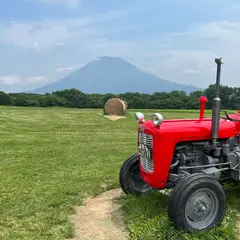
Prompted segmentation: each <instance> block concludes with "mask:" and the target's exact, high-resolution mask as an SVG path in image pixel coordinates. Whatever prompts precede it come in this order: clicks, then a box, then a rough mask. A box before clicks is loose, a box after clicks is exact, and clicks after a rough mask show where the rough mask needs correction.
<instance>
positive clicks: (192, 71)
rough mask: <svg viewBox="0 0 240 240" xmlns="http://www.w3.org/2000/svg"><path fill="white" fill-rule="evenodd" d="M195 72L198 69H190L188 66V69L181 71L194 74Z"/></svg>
mask: <svg viewBox="0 0 240 240" xmlns="http://www.w3.org/2000/svg"><path fill="white" fill-rule="evenodd" d="M197 72H198V70H196V69H191V68H189V69H184V70H182V71H181V73H182V74H195V73H197Z"/></svg>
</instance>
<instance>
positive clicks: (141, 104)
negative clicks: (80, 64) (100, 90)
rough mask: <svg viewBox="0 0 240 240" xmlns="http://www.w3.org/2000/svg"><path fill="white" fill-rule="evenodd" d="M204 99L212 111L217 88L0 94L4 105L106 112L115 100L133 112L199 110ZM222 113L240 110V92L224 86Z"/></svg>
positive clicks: (0, 100)
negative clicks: (189, 91) (123, 102)
mask: <svg viewBox="0 0 240 240" xmlns="http://www.w3.org/2000/svg"><path fill="white" fill-rule="evenodd" d="M201 95H204V96H206V97H207V98H208V103H207V104H206V108H207V109H211V108H212V100H213V99H214V97H215V84H211V85H209V86H208V88H206V89H205V90H203V91H195V92H192V93H190V94H189V95H187V94H186V93H185V92H184V91H172V92H169V93H167V92H155V93H153V94H142V93H138V92H127V93H121V94H111V93H107V94H85V93H83V92H81V91H79V90H77V89H66V90H63V91H56V92H52V93H51V94H50V93H45V94H30V93H4V92H2V91H0V105H6V106H24V107H66V108H103V107H104V104H105V103H106V101H107V100H108V99H110V98H113V97H118V98H121V99H122V100H125V101H126V102H127V103H128V108H131V109H198V108H199V102H198V99H199V97H200V96H201ZM220 98H221V107H222V109H228V110H230V109H236V110H238V109H239V108H240V88H237V87H229V86H221V87H220Z"/></svg>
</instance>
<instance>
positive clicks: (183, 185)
mask: <svg viewBox="0 0 240 240" xmlns="http://www.w3.org/2000/svg"><path fill="white" fill-rule="evenodd" d="M226 205H227V203H226V196H225V193H224V190H223V188H222V186H221V184H220V183H219V182H218V181H217V180H216V179H214V178H213V177H211V176H208V175H206V174H194V175H190V176H188V177H187V178H185V179H183V180H182V181H181V182H179V183H178V184H177V185H176V186H175V188H174V189H173V191H172V193H171V196H170V199H169V206H168V216H169V219H170V220H171V221H172V222H173V223H174V224H175V226H176V227H178V228H180V229H182V230H184V231H186V232H200V231H206V230H209V229H211V228H213V227H214V226H217V225H219V224H220V223H221V222H222V220H223V218H224V216H225V213H226Z"/></svg>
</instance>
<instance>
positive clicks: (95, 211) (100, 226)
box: [72, 189, 128, 240]
mask: <svg viewBox="0 0 240 240" xmlns="http://www.w3.org/2000/svg"><path fill="white" fill-rule="evenodd" d="M120 194H121V190H120V189H114V190H110V191H107V192H105V193H103V194H101V195H99V196H98V197H96V198H90V199H87V200H86V201H85V205H84V206H81V207H77V208H76V214H75V215H74V216H72V221H73V223H74V225H75V237H74V238H73V240H80V239H81V240H110V239H111V240H112V239H114V240H126V239H128V232H127V230H126V229H125V225H124V222H123V218H122V215H121V211H120V209H119V208H120V205H119V204H118V203H117V202H116V200H117V198H119V197H120Z"/></svg>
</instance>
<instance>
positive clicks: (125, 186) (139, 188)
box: [119, 154, 152, 196]
mask: <svg viewBox="0 0 240 240" xmlns="http://www.w3.org/2000/svg"><path fill="white" fill-rule="evenodd" d="M119 181H120V186H121V188H122V190H123V192H124V193H125V194H127V195H135V196H140V195H143V194H146V193H148V192H149V191H151V190H152V187H151V186H149V185H147V184H146V183H145V182H144V181H143V179H142V177H141V173H140V166H139V161H138V155H137V154H134V155H132V156H131V157H129V158H128V159H127V160H125V162H124V163H123V165H122V167H121V169H120V173H119Z"/></svg>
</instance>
